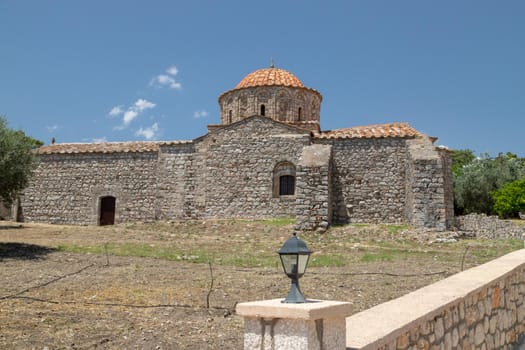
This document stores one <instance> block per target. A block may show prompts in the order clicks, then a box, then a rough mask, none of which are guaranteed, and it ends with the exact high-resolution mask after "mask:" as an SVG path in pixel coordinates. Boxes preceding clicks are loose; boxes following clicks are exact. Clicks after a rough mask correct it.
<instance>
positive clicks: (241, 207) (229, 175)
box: [195, 117, 310, 218]
mask: <svg viewBox="0 0 525 350" xmlns="http://www.w3.org/2000/svg"><path fill="white" fill-rule="evenodd" d="M195 143H196V150H197V153H198V154H199V155H200V156H201V157H202V160H201V164H200V165H199V164H197V165H196V166H197V167H200V170H199V177H198V179H197V184H196V186H197V189H198V190H199V192H198V193H197V197H198V198H196V200H197V201H200V202H201V205H200V206H199V205H197V206H196V208H197V214H196V215H197V216H199V217H250V218H263V217H272V216H295V195H292V196H275V194H274V191H273V169H274V168H275V166H276V165H277V164H278V163H280V162H283V161H286V162H290V163H292V164H293V165H295V166H296V167H297V164H298V162H299V157H300V155H301V152H302V149H303V147H304V146H305V145H308V144H309V143H310V136H309V132H308V131H302V130H299V129H296V128H292V127H288V126H286V125H284V124H277V123H275V122H273V121H272V120H270V119H269V118H264V117H251V118H247V119H245V120H244V121H242V122H240V123H238V124H235V125H232V126H226V127H224V128H221V129H219V130H217V131H215V132H213V133H209V134H207V135H206V136H204V137H202V138H201V139H198V140H196V141H195ZM203 200H204V203H202V201H203ZM199 208H200V209H199Z"/></svg>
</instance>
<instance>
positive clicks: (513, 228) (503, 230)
mask: <svg viewBox="0 0 525 350" xmlns="http://www.w3.org/2000/svg"><path fill="white" fill-rule="evenodd" d="M456 227H457V229H458V230H460V231H463V232H465V233H466V234H467V235H472V236H475V237H480V238H497V239H501V238H520V239H521V238H525V225H524V226H518V225H515V224H514V223H513V222H512V221H511V220H501V219H500V218H498V217H497V216H487V215H485V214H468V215H463V216H457V217H456Z"/></svg>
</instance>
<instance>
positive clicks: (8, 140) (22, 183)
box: [0, 116, 42, 204]
mask: <svg viewBox="0 0 525 350" xmlns="http://www.w3.org/2000/svg"><path fill="white" fill-rule="evenodd" d="M41 145H42V142H40V141H38V140H35V139H33V138H31V137H29V136H27V135H26V134H25V133H24V132H23V131H21V130H12V129H10V128H8V126H7V120H6V119H5V117H1V116H0V200H1V201H3V202H5V203H6V204H10V203H12V202H13V200H14V199H15V198H16V196H17V193H18V192H19V191H21V190H22V189H24V188H25V187H26V186H27V184H28V183H29V179H30V176H31V173H32V171H33V169H34V166H35V156H34V152H33V150H34V149H35V148H36V147H39V146H41Z"/></svg>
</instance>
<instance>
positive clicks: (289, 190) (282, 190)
mask: <svg viewBox="0 0 525 350" xmlns="http://www.w3.org/2000/svg"><path fill="white" fill-rule="evenodd" d="M294 194H295V177H293V176H292V175H283V176H281V177H280V178H279V196H293V195H294Z"/></svg>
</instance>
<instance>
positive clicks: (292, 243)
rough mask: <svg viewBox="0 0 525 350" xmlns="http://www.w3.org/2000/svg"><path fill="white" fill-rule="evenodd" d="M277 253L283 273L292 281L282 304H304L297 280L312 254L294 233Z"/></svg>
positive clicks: (302, 273) (304, 300)
mask: <svg viewBox="0 0 525 350" xmlns="http://www.w3.org/2000/svg"><path fill="white" fill-rule="evenodd" d="M277 253H279V256H280V258H281V263H282V264H283V269H284V273H286V276H288V277H290V278H291V279H292V287H291V289H290V293H288V296H287V297H286V299H284V300H283V301H282V302H283V303H305V302H306V299H305V298H304V296H303V294H302V293H301V289H300V288H299V278H301V277H302V276H303V275H304V272H305V271H306V265H307V264H308V259H309V258H310V254H311V253H312V252H311V251H310V250H309V249H308V247H307V246H306V243H304V242H303V241H302V240H300V239H299V238H297V236H296V233H295V232H294V234H293V236H292V237H291V238H290V239H288V240H287V241H286V242H285V243H284V245H283V247H282V248H281V249H279V251H278V252H277Z"/></svg>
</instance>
